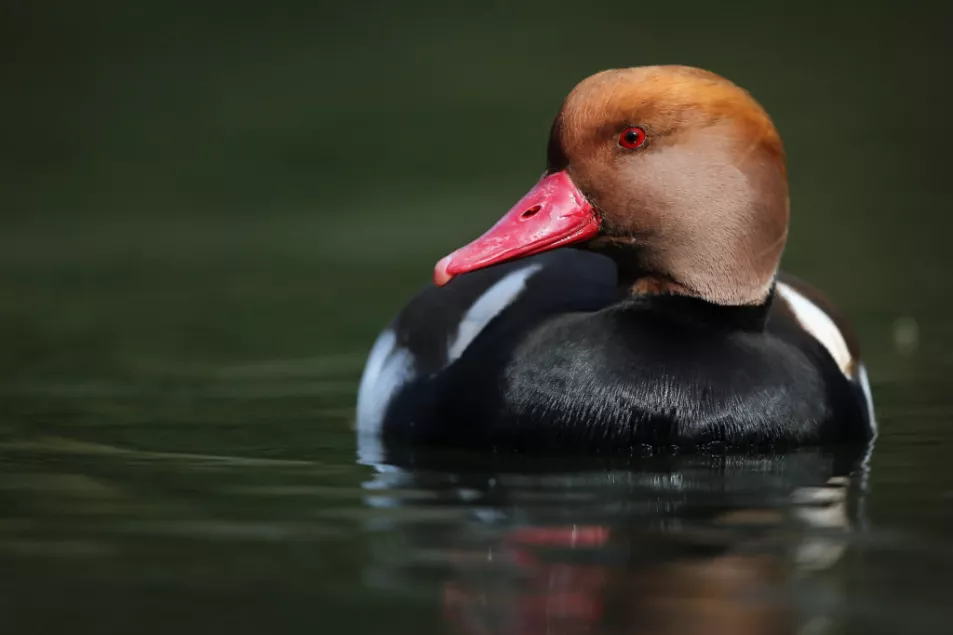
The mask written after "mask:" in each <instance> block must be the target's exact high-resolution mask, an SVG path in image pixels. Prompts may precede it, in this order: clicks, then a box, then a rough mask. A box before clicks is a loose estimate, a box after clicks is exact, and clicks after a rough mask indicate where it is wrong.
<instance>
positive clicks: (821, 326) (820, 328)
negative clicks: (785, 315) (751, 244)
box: [778, 282, 853, 376]
mask: <svg viewBox="0 0 953 635" xmlns="http://www.w3.org/2000/svg"><path fill="white" fill-rule="evenodd" d="M778 293H780V294H781V297H783V298H784V299H785V300H786V301H787V303H788V305H789V306H790V307H791V310H792V311H794V316H795V317H796V318H797V321H798V322H799V323H800V324H801V326H803V327H804V330H805V331H807V332H808V333H810V334H811V335H812V336H813V337H814V339H816V340H817V341H818V342H820V343H821V344H823V345H824V348H826V349H827V350H828V351H830V354H831V357H833V358H834V361H835V362H837V365H838V366H839V367H840V369H841V371H842V372H843V373H844V374H845V375H848V376H850V372H849V371H850V366H851V362H852V361H853V357H851V354H850V349H848V348H847V342H846V341H845V340H844V336H843V335H842V334H841V332H840V329H838V328H837V325H836V324H834V320H832V319H831V318H830V316H829V315H827V313H824V311H822V310H821V309H820V308H818V306H817V305H816V304H814V303H813V302H811V301H810V300H808V299H807V298H805V297H804V296H803V295H801V294H800V293H798V292H797V291H795V290H794V289H793V288H792V287H790V286H789V285H786V284H784V283H783V282H780V283H778Z"/></svg>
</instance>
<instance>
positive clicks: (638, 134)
mask: <svg viewBox="0 0 953 635" xmlns="http://www.w3.org/2000/svg"><path fill="white" fill-rule="evenodd" d="M644 144H645V130H642V129H641V128H639V127H638V126H629V127H628V128H626V129H625V130H623V131H622V134H620V135H619V145H620V146H622V147H623V148H626V149H628V150H635V149H637V148H641V147H642V146H643V145H644Z"/></svg>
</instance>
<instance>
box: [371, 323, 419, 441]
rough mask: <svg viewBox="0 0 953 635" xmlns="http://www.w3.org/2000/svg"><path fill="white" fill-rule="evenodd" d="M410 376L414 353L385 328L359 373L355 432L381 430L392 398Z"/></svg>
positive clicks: (411, 374) (412, 374)
mask: <svg viewBox="0 0 953 635" xmlns="http://www.w3.org/2000/svg"><path fill="white" fill-rule="evenodd" d="M413 377H414V357H413V355H411V354H410V351H408V350H407V349H405V348H401V347H399V346H397V335H396V334H395V333H394V331H393V330H392V329H390V328H388V329H386V330H385V331H384V332H383V333H381V334H380V336H379V337H378V338H377V341H376V342H374V347H373V348H372V349H371V353H370V355H368V356H367V364H366V365H365V366H364V374H363V375H362V376H361V387H360V388H359V389H358V391H357V432H358V434H360V435H364V434H377V433H379V432H380V430H381V426H382V425H383V423H384V414H385V413H386V412H387V406H388V405H390V402H391V399H393V398H394V395H395V394H397V391H398V390H400V388H401V387H402V386H403V385H404V384H406V383H407V382H409V381H410V380H411V379H413Z"/></svg>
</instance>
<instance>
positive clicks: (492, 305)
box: [447, 264, 543, 364]
mask: <svg viewBox="0 0 953 635" xmlns="http://www.w3.org/2000/svg"><path fill="white" fill-rule="evenodd" d="M542 267H543V266H542V265H540V264H534V265H530V266H528V267H523V268H522V269H517V270H516V271H514V272H512V273H510V274H508V275H507V276H506V277H504V278H503V279H501V280H498V281H497V282H496V284H494V285H493V286H492V287H490V288H489V289H487V290H486V291H484V292H483V295H481V296H480V297H479V298H477V301H476V302H474V303H473V306H471V307H470V310H469V311H467V312H466V314H465V315H464V316H463V319H462V320H460V326H459V327H458V328H457V335H456V337H454V338H453V339H451V340H450V341H449V342H448V343H447V364H451V363H453V362H454V361H456V360H457V359H458V358H459V357H460V356H461V355H463V351H465V350H466V349H467V346H469V345H470V343H471V342H472V341H473V340H474V339H476V336H477V335H479V334H480V332H481V331H482V330H483V329H484V328H486V325H487V324H489V323H490V322H491V321H492V320H493V318H495V317H496V316H497V315H499V314H500V313H502V312H503V309H505V308H506V307H508V306H510V305H511V304H512V303H513V301H514V300H516V298H517V296H519V294H520V293H521V292H522V291H523V289H525V288H526V281H527V280H528V279H529V277H530V276H531V275H533V274H534V273H536V272H537V271H539V270H540V269H542Z"/></svg>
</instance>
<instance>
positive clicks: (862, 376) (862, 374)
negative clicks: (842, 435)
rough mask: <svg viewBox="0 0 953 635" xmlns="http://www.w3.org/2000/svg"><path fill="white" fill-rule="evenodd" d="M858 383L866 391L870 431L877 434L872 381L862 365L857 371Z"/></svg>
mask: <svg viewBox="0 0 953 635" xmlns="http://www.w3.org/2000/svg"><path fill="white" fill-rule="evenodd" d="M857 383H858V384H860V389H861V390H863V391H864V399H865V400H866V401H867V413H868V414H869V415H870V429H871V430H873V431H874V434H877V418H876V417H875V416H874V395H873V393H872V392H871V391H870V380H869V379H868V378H867V369H866V368H864V365H863V364H861V365H860V368H859V369H858V371H857Z"/></svg>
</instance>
